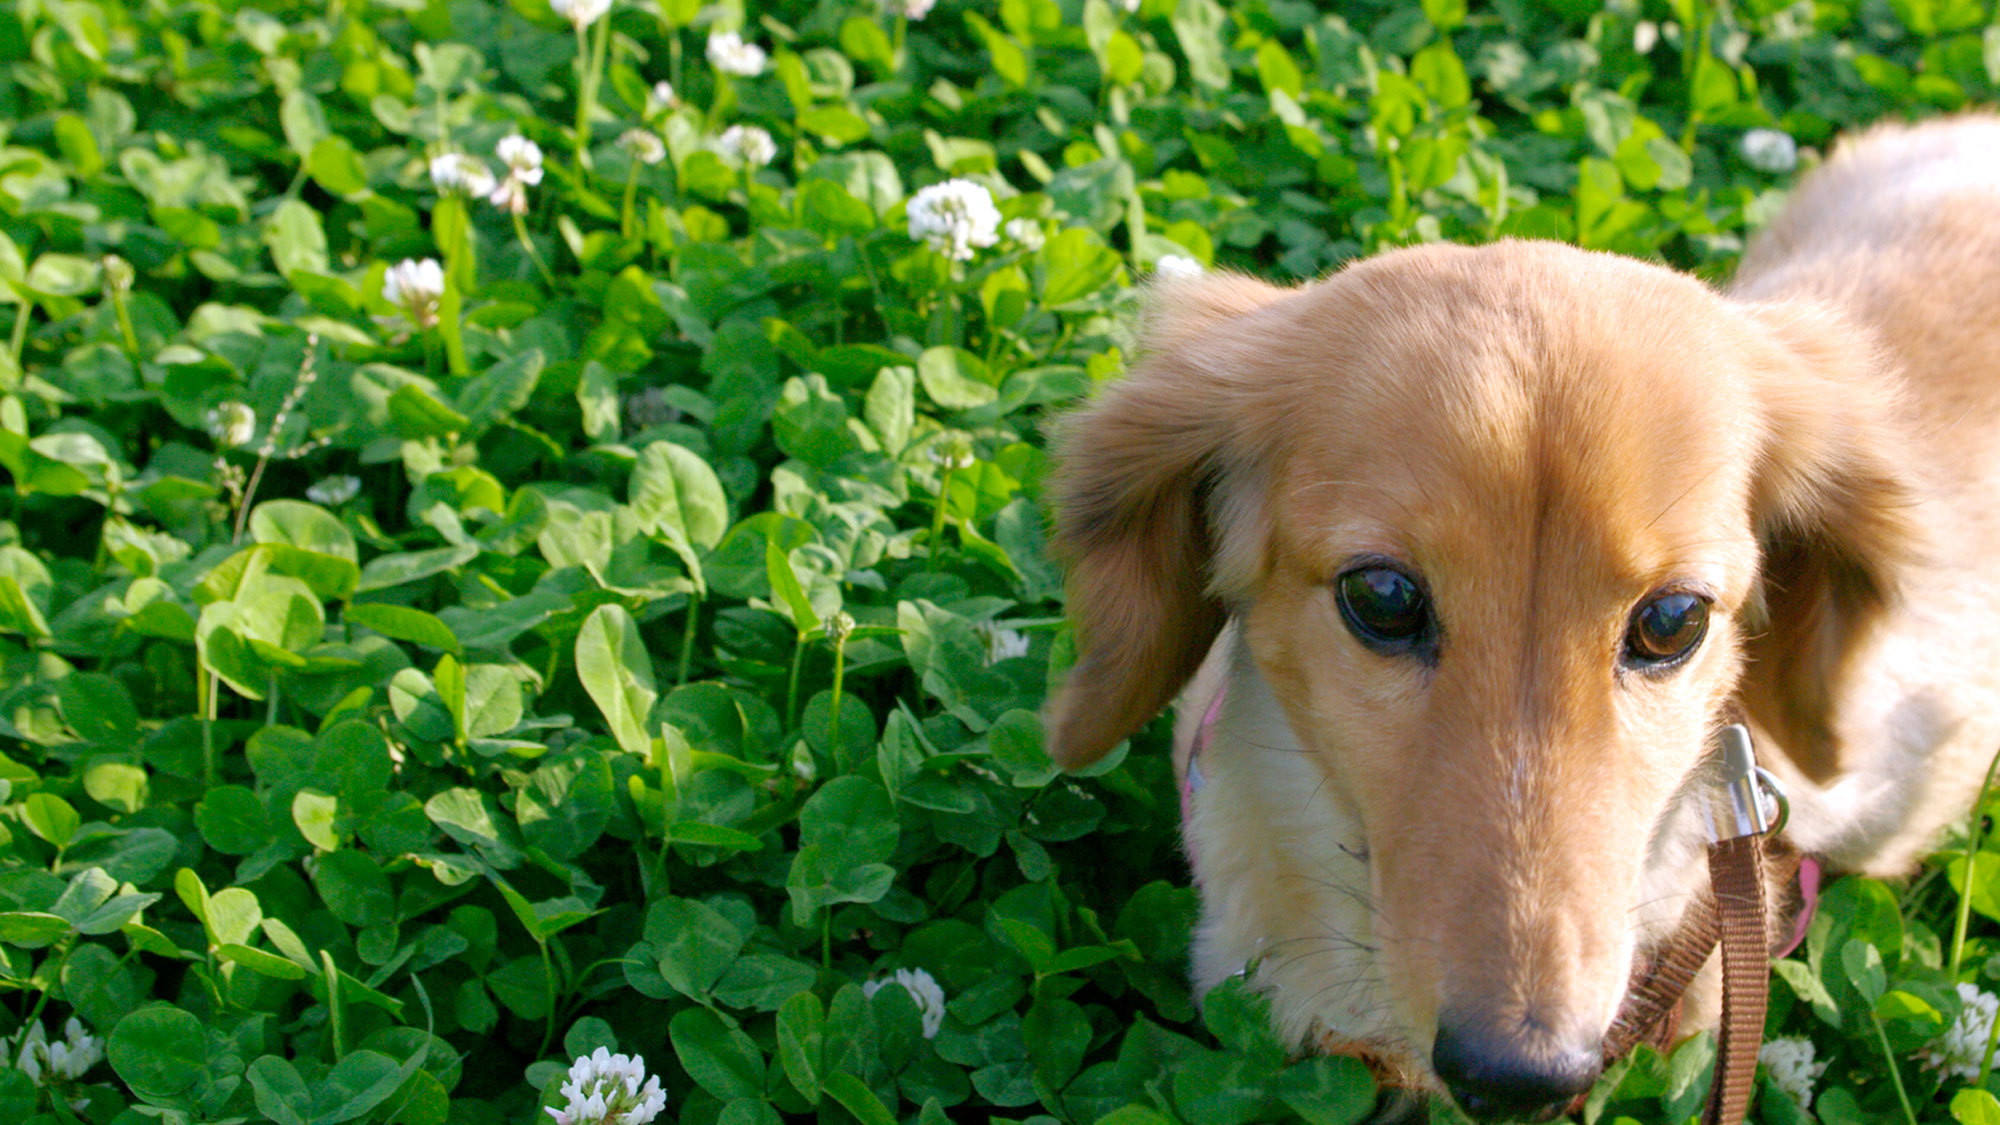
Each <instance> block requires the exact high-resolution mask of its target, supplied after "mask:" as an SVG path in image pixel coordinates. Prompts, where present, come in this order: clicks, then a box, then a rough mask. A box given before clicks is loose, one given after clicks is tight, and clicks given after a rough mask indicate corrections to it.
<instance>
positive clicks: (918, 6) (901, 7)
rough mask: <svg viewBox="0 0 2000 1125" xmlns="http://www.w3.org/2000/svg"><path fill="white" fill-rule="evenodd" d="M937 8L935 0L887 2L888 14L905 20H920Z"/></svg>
mask: <svg viewBox="0 0 2000 1125" xmlns="http://www.w3.org/2000/svg"><path fill="white" fill-rule="evenodd" d="M935 7H937V0H889V14H890V15H892V16H901V17H903V18H904V19H906V20H922V19H923V18H924V17H925V16H928V15H930V14H931V9H932V8H935Z"/></svg>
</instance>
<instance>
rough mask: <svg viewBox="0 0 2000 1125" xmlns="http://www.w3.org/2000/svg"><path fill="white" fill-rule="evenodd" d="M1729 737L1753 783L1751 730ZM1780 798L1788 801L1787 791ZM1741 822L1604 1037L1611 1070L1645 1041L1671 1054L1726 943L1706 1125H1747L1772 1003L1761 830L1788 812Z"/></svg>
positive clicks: (1719, 847)
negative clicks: (1700, 977)
mask: <svg viewBox="0 0 2000 1125" xmlns="http://www.w3.org/2000/svg"><path fill="white" fill-rule="evenodd" d="M1724 734H1725V736H1730V735H1734V736H1736V738H1737V740H1738V742H1739V745H1738V746H1737V747H1735V748H1733V749H1734V750H1735V754H1734V755H1733V759H1734V761H1735V762H1736V765H1735V766H1734V773H1735V774H1737V775H1738V776H1739V777H1742V778H1745V779H1749V785H1750V786H1754V785H1755V784H1756V781H1755V779H1754V777H1753V776H1752V771H1753V770H1754V766H1755V758H1754V757H1753V756H1752V755H1751V754H1750V750H1749V735H1748V733H1747V731H1744V730H1743V729H1742V728H1740V727H1738V728H1731V729H1729V730H1725V732H1724ZM1727 741H1729V739H1728V737H1725V742H1727ZM1779 799H1780V803H1781V805H1782V794H1779ZM1755 800H1756V797H1755V793H1754V788H1749V789H1746V790H1745V791H1744V793H1743V796H1742V798H1741V799H1739V800H1738V802H1737V808H1738V810H1739V812H1748V811H1749V806H1750V804H1751V803H1752V802H1755ZM1737 825H1738V827H1737V830H1736V832H1735V834H1733V835H1729V836H1728V838H1726V839H1722V840H1719V841H1717V842H1715V843H1713V844H1710V845H1709V848H1708V881H1709V891H1708V893H1707V894H1704V895H1701V896H1700V897H1699V898H1697V899H1696V900H1695V902H1694V905H1693V906H1691V907H1689V908H1688V912H1687V915H1686V916H1685V917H1683V918H1682V919H1681V924H1680V928H1679V929H1677V930H1675V931H1674V934H1673V937H1671V938H1670V939H1668V941H1667V943H1666V944H1665V945H1664V946H1663V947H1662V948H1661V950H1660V952H1659V953H1658V954H1657V955H1656V956H1655V958H1654V960H1653V962H1652V963H1651V964H1650V965H1648V966H1646V967H1645V968H1644V969H1643V970H1642V971H1641V972H1640V973H1639V974H1638V976H1637V978H1636V979H1635V980H1634V981H1633V982H1632V986H1631V987H1630V989H1628V990H1627V992H1626V995H1625V1003H1624V1005H1623V1006H1621V1007H1620V1008H1619V1010H1618V1016H1617V1018H1616V1019H1614V1020H1613V1021H1612V1023H1611V1028H1610V1030H1609V1031H1608V1032H1606V1034H1605V1037H1604V1061H1605V1063H1606V1064H1607V1065H1609V1064H1610V1063H1612V1062H1615V1061H1616V1060H1618V1059H1621V1058H1624V1057H1625V1056H1626V1055H1627V1054H1629V1053H1630V1052H1631V1050H1632V1048H1633V1047H1635V1046H1637V1045H1638V1044H1640V1043H1647V1044H1650V1045H1651V1046H1653V1047H1654V1048H1656V1049H1658V1050H1661V1051H1665V1050H1666V1049H1667V1048H1668V1047H1669V1046H1671V1045H1672V1043H1673V1039H1674V1034H1675V1032H1676V1031H1677V1030H1678V1028H1679V1026H1680V1006H1681V997H1682V996H1683V995H1684V994H1685V993H1686V992H1687V988H1688V985H1689V983H1691V982H1692V981H1693V980H1694V978H1695V974H1697V973H1699V972H1700V971H1701V968H1702V966H1703V965H1705V964H1707V963H1708V959H1709V957H1710V956H1711V955H1712V954H1713V953H1714V952H1715V947H1716V946H1717V945H1718V944H1720V945H1721V946H1722V1024H1721V1027H1720V1028H1719V1029H1718V1031H1717V1034H1716V1045H1715V1078H1714V1080H1713V1081H1712V1082H1711V1083H1710V1084H1709V1091H1708V1108H1707V1111H1706V1112H1705V1113H1704V1114H1703V1115H1702V1125H1742V1121H1743V1118H1744V1116H1745V1115H1746V1114H1747V1113H1748V1112H1749V1110H1750V1095H1751V1092H1752V1091H1753V1090H1754V1089H1755V1087H1756V1079H1757V1048H1758V1047H1760V1046H1762V1045H1763V1041H1764V1010H1765V1007H1766V1005H1767V1004H1768V1002H1769V1000H1770V988H1771V980H1770V974H1771V945H1770V924H1769V922H1768V921H1767V919H1766V914H1765V905H1764V879H1765V874H1766V872H1765V863H1764V844H1763V839H1764V838H1763V833H1764V832H1766V831H1775V830H1777V829H1778V828H1781V827H1782V825H1783V813H1782V812H1781V813H1780V816H1779V822H1778V823H1777V824H1770V825H1767V824H1766V823H1764V821H1763V814H1762V813H1761V812H1754V813H1750V815H1749V816H1748V817H1746V818H1742V819H1739V820H1738V821H1737ZM1779 854H1780V856H1781V857H1782V859H1781V860H1780V866H1781V867H1785V866H1790V865H1795V864H1796V863H1797V857H1796V856H1795V855H1792V854H1790V853H1789V852H1787V851H1786V850H1785V849H1783V848H1782V846H1781V847H1780V849H1779Z"/></svg>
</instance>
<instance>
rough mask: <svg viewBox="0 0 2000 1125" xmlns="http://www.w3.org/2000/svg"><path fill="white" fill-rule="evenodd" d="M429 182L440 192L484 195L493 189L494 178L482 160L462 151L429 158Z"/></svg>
mask: <svg viewBox="0 0 2000 1125" xmlns="http://www.w3.org/2000/svg"><path fill="white" fill-rule="evenodd" d="M431 184H432V186H434V187H436V188H437V189H438V191H439V193H440V194H442V193H448V192H462V193H464V194H466V195H485V194H487V193H489V192H491V191H492V190H493V184H494V180H493V173H492V172H491V171H489V170H488V169H487V167H486V162H485V161H484V160H481V159H479V158H478V157H476V156H467V155H466V154H465V153H462V152H447V153H445V154H444V155H443V156H437V157H432V158H431Z"/></svg>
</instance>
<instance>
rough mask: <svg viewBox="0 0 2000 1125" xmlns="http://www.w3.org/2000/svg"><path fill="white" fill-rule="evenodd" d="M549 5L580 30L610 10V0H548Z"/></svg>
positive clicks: (601, 17)
mask: <svg viewBox="0 0 2000 1125" xmlns="http://www.w3.org/2000/svg"><path fill="white" fill-rule="evenodd" d="M549 7H550V8H552V9H554V11H555V13H556V15H559V16H561V17H562V18H564V19H566V20H568V21H569V22H571V23H572V24H575V25H576V29H577V30H578V31H582V30H583V29H584V28H586V27H589V26H590V25H591V24H594V23H596V22H597V21H598V20H601V19H603V18H604V13H606V12H608V11H610V10H611V0H549Z"/></svg>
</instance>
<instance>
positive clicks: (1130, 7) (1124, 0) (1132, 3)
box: [1118, 0, 1144, 12]
mask: <svg viewBox="0 0 2000 1125" xmlns="http://www.w3.org/2000/svg"><path fill="white" fill-rule="evenodd" d="M1143 2H1144V0H1118V6H1119V7H1121V8H1123V9H1125V10H1126V11H1127V12H1136V11H1138V10H1139V5H1140V4H1141V3H1143Z"/></svg>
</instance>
